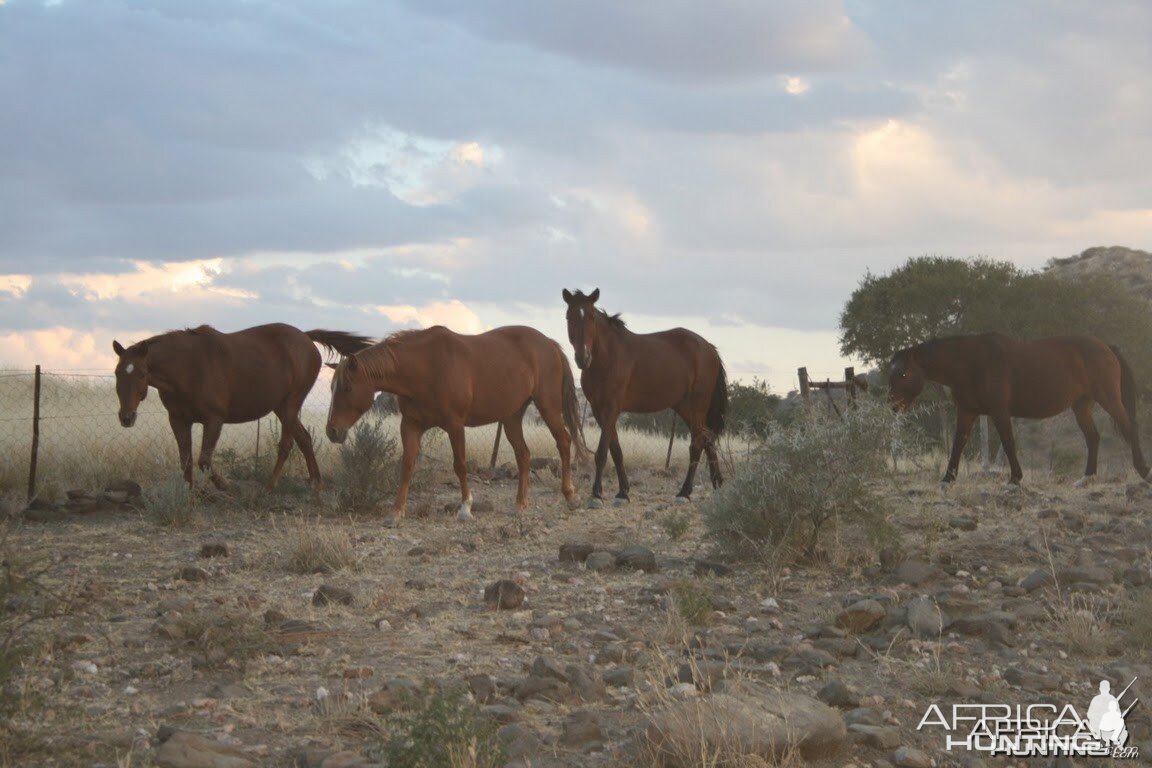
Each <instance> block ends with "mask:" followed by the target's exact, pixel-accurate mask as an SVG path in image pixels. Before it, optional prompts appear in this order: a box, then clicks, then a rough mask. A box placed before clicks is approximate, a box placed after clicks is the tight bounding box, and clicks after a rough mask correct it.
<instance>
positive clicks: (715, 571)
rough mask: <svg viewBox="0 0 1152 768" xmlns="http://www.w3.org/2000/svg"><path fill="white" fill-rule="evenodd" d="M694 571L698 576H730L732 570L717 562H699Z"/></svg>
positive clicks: (693, 568) (693, 567)
mask: <svg viewBox="0 0 1152 768" xmlns="http://www.w3.org/2000/svg"><path fill="white" fill-rule="evenodd" d="M692 571H693V573H695V574H696V575H697V576H728V575H730V574H731V573H732V568H731V567H730V566H727V565H725V564H724V563H721V562H717V561H716V560H697V561H696V564H695V565H694V566H692Z"/></svg>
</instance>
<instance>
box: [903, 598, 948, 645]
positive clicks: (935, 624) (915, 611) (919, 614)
mask: <svg viewBox="0 0 1152 768" xmlns="http://www.w3.org/2000/svg"><path fill="white" fill-rule="evenodd" d="M905 622H906V623H907V624H908V628H909V629H911V630H912V634H914V635H915V636H916V637H921V638H933V637H939V636H940V633H941V632H942V631H943V629H944V615H943V613H941V611H940V608H939V607H938V606H937V605H936V603H935V602H933V600H932V599H931V598H930V597H928V596H926V595H921V596H920V597H917V598H915V599H913V600H912V601H910V602H909V603H908V608H907V610H906V612H905Z"/></svg>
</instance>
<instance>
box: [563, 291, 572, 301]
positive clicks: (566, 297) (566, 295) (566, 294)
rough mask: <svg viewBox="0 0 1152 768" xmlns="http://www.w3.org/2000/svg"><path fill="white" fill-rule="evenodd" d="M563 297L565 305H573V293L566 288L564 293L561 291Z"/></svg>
mask: <svg viewBox="0 0 1152 768" xmlns="http://www.w3.org/2000/svg"><path fill="white" fill-rule="evenodd" d="M561 295H562V296H564V303H565V304H571V303H572V291H570V290H568V289H567V288H565V289H564V290H563V291H561Z"/></svg>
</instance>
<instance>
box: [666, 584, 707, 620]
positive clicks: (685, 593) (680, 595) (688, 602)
mask: <svg viewBox="0 0 1152 768" xmlns="http://www.w3.org/2000/svg"><path fill="white" fill-rule="evenodd" d="M669 592H670V594H671V595H672V602H673V604H674V605H675V606H676V610H677V612H678V613H679V614H680V615H681V616H682V617H683V618H684V620H685V621H686V622H688V624H690V625H691V626H693V627H700V626H704V625H705V624H707V623H708V620H709V619H710V618H711V617H712V597H711V596H710V595H709V594H708V590H706V589H704V587H701V586H700V585H699V584H696V583H694V582H691V581H678V582H676V583H675V584H673V585H672V588H671V589H670V590H669Z"/></svg>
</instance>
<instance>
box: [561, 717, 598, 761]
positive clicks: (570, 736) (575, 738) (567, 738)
mask: <svg viewBox="0 0 1152 768" xmlns="http://www.w3.org/2000/svg"><path fill="white" fill-rule="evenodd" d="M603 742H604V733H603V731H601V730H600V722H599V720H598V719H597V717H596V713H594V712H584V711H581V712H573V713H572V716H571V717H570V718H568V719H567V720H566V721H564V729H563V730H562V731H561V733H560V744H561V745H562V746H565V747H568V748H569V749H581V750H583V751H591V750H592V749H595V748H597V747H600V746H602V745H603Z"/></svg>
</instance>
